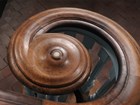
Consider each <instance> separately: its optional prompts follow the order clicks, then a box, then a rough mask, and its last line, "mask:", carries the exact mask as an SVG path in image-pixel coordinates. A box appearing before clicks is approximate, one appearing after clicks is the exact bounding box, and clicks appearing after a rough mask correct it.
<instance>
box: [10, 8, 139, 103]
mask: <svg viewBox="0 0 140 105" xmlns="http://www.w3.org/2000/svg"><path fill="white" fill-rule="evenodd" d="M74 19H75V20H76V21H78V20H82V21H86V22H89V23H92V24H94V25H96V26H97V27H98V28H97V27H94V28H95V29H96V30H98V31H99V32H101V33H102V37H104V38H105V39H106V40H108V41H109V42H110V44H111V45H112V47H113V48H114V50H115V52H116V54H117V56H118V60H119V62H120V65H121V67H120V76H119V80H118V82H117V83H116V84H115V85H114V87H113V88H112V89H111V90H110V91H109V92H108V93H107V94H106V95H105V96H103V97H101V98H99V99H98V100H95V101H92V102H88V103H83V104H85V105H107V104H108V105H137V104H138V103H139V102H140V101H139V100H140V91H139V90H140V87H139V85H140V71H139V70H140V65H139V62H140V55H139V51H140V49H139V46H138V45H137V43H136V42H135V41H134V39H133V38H132V37H131V36H130V35H129V33H127V32H126V31H125V30H124V29H123V28H122V27H121V26H119V25H118V24H116V23H115V22H113V21H111V20H110V19H108V18H106V17H104V16H102V15H99V14H97V13H94V12H90V11H86V10H81V9H76V8H59V9H52V10H50V11H45V12H42V13H40V14H38V15H36V16H33V17H32V18H30V19H29V20H27V21H26V22H25V23H24V24H23V25H22V26H21V27H20V28H19V29H18V30H17V32H16V33H15V35H14V37H13V39H12V42H11V46H10V47H9V48H10V49H13V44H14V41H15V42H17V45H16V46H20V43H21V42H22V43H24V44H25V45H26V46H21V47H20V48H23V49H21V51H20V50H19V52H18V53H20V54H22V53H23V52H24V53H25V55H26V54H27V51H26V50H27V48H28V47H27V46H28V45H29V42H28V41H31V40H29V39H30V38H29V37H26V41H24V40H23V38H22V37H21V36H17V35H18V34H19V35H20V34H22V33H24V34H25V36H26V35H32V36H34V35H33V34H35V33H37V31H39V30H42V31H41V32H39V33H40V34H43V33H45V32H47V31H48V29H49V28H51V27H55V26H56V25H58V24H63V23H66V22H68V21H64V20H71V21H70V22H76V21H74ZM60 20H61V21H60ZM48 23H49V24H48ZM51 23H53V24H51ZM50 24H51V25H50ZM81 24H85V23H83V22H81ZM92 28H93V26H92ZM21 29H22V31H21ZM16 38H18V39H19V40H18V41H17V40H14V39H16ZM18 44H19V45H18ZM24 48H25V49H24ZM8 53H9V59H10V60H9V61H10V65H11V68H12V69H13V71H14V70H15V71H16V72H17V74H18V75H17V78H18V76H21V78H20V79H24V80H26V81H25V83H27V85H29V82H28V81H27V79H26V78H25V77H23V75H21V72H19V70H18V68H17V67H16V66H15V65H16V64H15V62H14V60H13V59H15V58H11V57H14V56H11V53H13V50H9V52H8ZM25 55H24V56H23V57H25ZM24 60H25V61H26V59H24ZM18 62H21V61H20V60H18ZM18 62H17V61H16V63H18ZM27 63H29V62H27ZM18 64H19V66H18V67H20V68H21V69H22V65H20V63H18ZM40 78H41V77H40ZM32 86H33V84H32ZM32 88H36V87H35V86H33V87H32ZM47 104H49V105H66V104H65V103H64V104H62V103H57V102H56V103H55V102H50V101H47V100H44V101H43V105H47ZM70 105H76V104H70ZM79 105H80V104H79Z"/></svg>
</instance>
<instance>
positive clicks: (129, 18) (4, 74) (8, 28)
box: [0, 0, 140, 92]
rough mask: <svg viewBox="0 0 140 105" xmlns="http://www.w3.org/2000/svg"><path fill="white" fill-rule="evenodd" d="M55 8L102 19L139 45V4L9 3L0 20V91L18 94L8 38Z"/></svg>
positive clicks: (135, 0) (109, 0)
mask: <svg viewBox="0 0 140 105" xmlns="http://www.w3.org/2000/svg"><path fill="white" fill-rule="evenodd" d="M56 7H78V8H84V9H88V10H92V11H95V12H98V13H100V14H102V15H105V16H107V17H109V18H111V19H112V20H114V21H116V22H117V23H118V24H120V25H121V26H123V27H124V28H125V29H126V30H127V31H128V32H129V33H130V34H131V35H132V36H133V37H134V38H135V40H136V41H137V42H138V44H139V45H140V35H139V34H140V0H9V1H8V3H7V5H6V8H5V10H4V13H3V16H2V17H1V18H0V89H3V90H10V91H11V90H12V91H13V90H14V91H17V92H20V91H21V90H17V89H16V88H15V86H16V85H19V86H20V83H18V82H17V80H16V79H15V77H14V76H13V75H12V74H11V72H10V70H9V66H8V62H7V48H8V43H9V40H10V38H11V36H12V34H13V33H14V32H15V30H16V29H17V28H18V27H19V26H20V25H21V24H22V23H23V21H25V20H26V19H28V18H29V17H30V16H32V15H34V14H36V13H39V12H41V11H43V10H47V9H50V8H56ZM3 79H4V81H3ZM9 87H10V88H9Z"/></svg>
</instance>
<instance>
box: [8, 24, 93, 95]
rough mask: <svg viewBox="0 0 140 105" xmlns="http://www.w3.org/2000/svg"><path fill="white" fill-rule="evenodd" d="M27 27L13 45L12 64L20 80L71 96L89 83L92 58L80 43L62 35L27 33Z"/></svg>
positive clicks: (28, 84) (33, 87) (14, 38)
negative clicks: (86, 82)
mask: <svg viewBox="0 0 140 105" xmlns="http://www.w3.org/2000/svg"><path fill="white" fill-rule="evenodd" d="M23 28H26V26H25V27H21V29H19V31H18V33H16V34H15V36H14V37H13V38H12V40H11V43H10V46H9V64H10V66H11V68H12V72H13V73H14V74H15V75H16V77H17V78H18V80H21V82H22V83H25V85H27V86H28V87H30V88H32V89H33V90H35V91H39V92H42V93H47V94H64V93H69V92H70V91H73V90H76V89H77V88H79V87H80V86H81V85H82V84H83V83H84V82H85V81H86V79H87V78H88V76H89V73H90V70H91V63H90V56H89V54H88V52H87V50H86V48H85V47H84V46H83V45H82V44H81V43H80V42H79V41H78V40H76V39H75V38H73V37H70V36H68V35H64V34H60V33H48V34H41V35H37V36H36V35H34V34H32V32H31V34H29V33H28V34H24V33H25V32H26V31H28V30H24V31H22V29H23ZM29 37H30V38H29ZM24 39H25V40H24ZM21 48H22V49H21ZM85 62H86V63H85ZM19 72H20V73H19Z"/></svg>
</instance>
